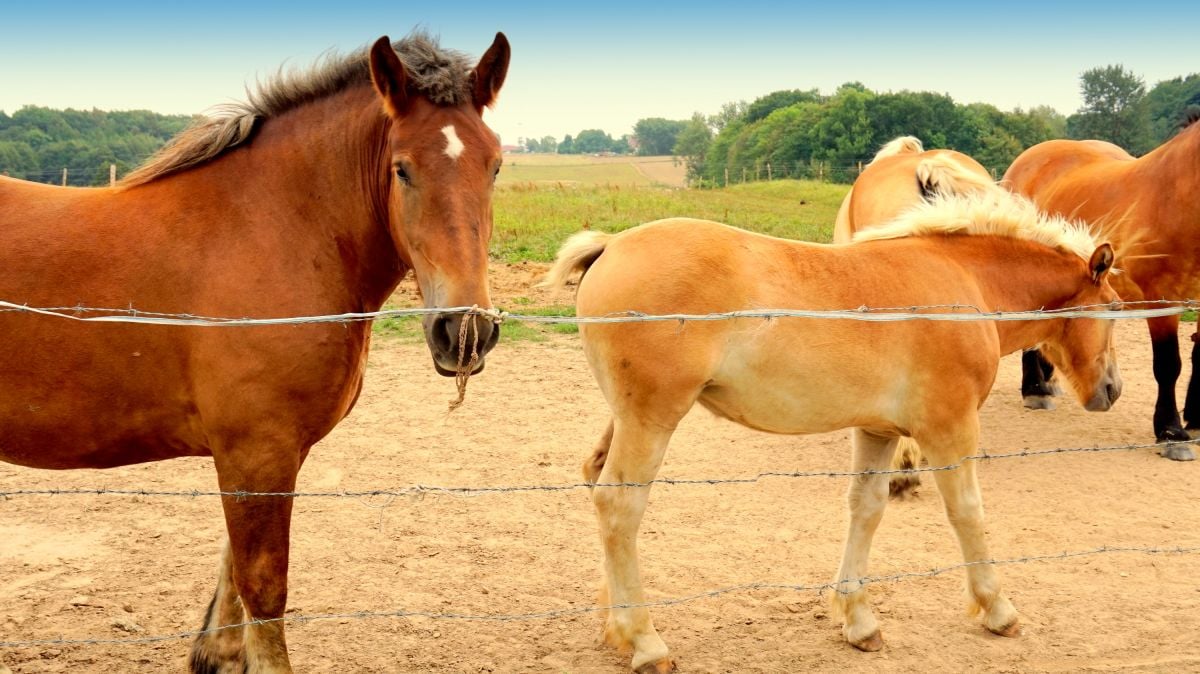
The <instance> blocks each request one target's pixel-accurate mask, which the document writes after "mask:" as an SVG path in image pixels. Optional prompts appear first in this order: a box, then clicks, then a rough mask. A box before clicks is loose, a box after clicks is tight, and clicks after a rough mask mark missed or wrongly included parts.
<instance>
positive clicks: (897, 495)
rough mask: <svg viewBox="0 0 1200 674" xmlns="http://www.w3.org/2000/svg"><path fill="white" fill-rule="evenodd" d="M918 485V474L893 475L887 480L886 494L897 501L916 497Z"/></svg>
mask: <svg viewBox="0 0 1200 674" xmlns="http://www.w3.org/2000/svg"><path fill="white" fill-rule="evenodd" d="M920 486H921V476H920V475H893V476H892V479H891V480H890V481H889V482H888V495H889V496H891V497H892V498H893V499H895V500H897V501H904V500H907V499H909V498H916V496H917V487H920Z"/></svg>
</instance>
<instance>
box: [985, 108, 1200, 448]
mask: <svg viewBox="0 0 1200 674" xmlns="http://www.w3.org/2000/svg"><path fill="white" fill-rule="evenodd" d="M1004 182H1005V184H1006V185H1007V186H1008V187H1009V188H1010V189H1012V190H1013V191H1015V192H1017V193H1019V194H1024V195H1026V196H1028V197H1029V198H1031V199H1033V200H1034V201H1035V202H1036V203H1037V204H1038V206H1040V207H1041V208H1043V209H1045V210H1046V211H1048V212H1050V213H1061V214H1065V215H1068V216H1069V217H1078V218H1081V219H1083V220H1087V221H1089V222H1093V223H1095V224H1096V225H1097V226H1099V227H1102V228H1103V229H1104V231H1105V232H1106V234H1107V235H1108V236H1109V237H1111V239H1112V241H1113V245H1115V246H1117V249H1118V250H1122V249H1123V248H1129V249H1136V250H1137V253H1138V254H1137V255H1132V256H1131V255H1122V258H1123V259H1124V260H1125V262H1124V263H1123V264H1122V267H1123V268H1124V271H1125V272H1126V273H1124V274H1121V275H1119V276H1118V277H1117V278H1116V279H1114V281H1113V284H1114V287H1115V288H1116V289H1117V291H1118V292H1119V293H1120V294H1121V298H1122V299H1123V300H1126V301H1138V300H1160V299H1168V300H1182V299H1191V298H1200V197H1198V196H1197V195H1200V123H1192V124H1191V125H1190V126H1189V127H1188V128H1186V129H1184V130H1183V131H1182V132H1180V134H1179V135H1178V136H1176V137H1175V138H1173V139H1171V140H1170V141H1167V142H1166V143H1164V144H1163V145H1162V146H1160V147H1158V148H1157V149H1155V150H1154V151H1153V152H1151V153H1149V154H1147V155H1146V156H1144V157H1140V158H1138V159H1134V158H1133V157H1132V156H1130V155H1129V153H1128V152H1126V151H1125V150H1122V149H1121V148H1119V147H1117V146H1116V145H1113V144H1112V143H1105V142H1102V141H1097V140H1085V141H1073V140H1052V141H1048V142H1045V143H1041V144H1039V145H1035V146H1033V147H1031V148H1029V149H1028V150H1026V151H1025V152H1024V153H1022V154H1021V155H1020V156H1019V157H1017V160H1016V161H1014V162H1013V164H1012V166H1010V167H1009V169H1008V172H1007V173H1005V174H1004ZM1146 322H1147V324H1148V326H1149V328H1150V341H1151V344H1152V345H1153V351H1154V379H1155V381H1156V382H1157V383H1158V399H1157V401H1156V403H1155V407H1154V437H1155V438H1156V439H1157V440H1159V441H1165V440H1186V439H1187V438H1188V437H1189V435H1191V436H1192V437H1195V435H1196V434H1198V433H1200V376H1197V372H1198V370H1200V341H1197V336H1196V335H1193V336H1192V356H1191V360H1192V377H1191V381H1190V382H1189V384H1188V389H1187V398H1186V399H1185V401H1184V406H1183V420H1184V421H1186V422H1187V427H1186V429H1185V428H1184V427H1183V425H1182V423H1181V420H1180V417H1179V407H1178V404H1177V403H1176V399H1175V382H1176V381H1177V380H1178V379H1179V374H1180V371H1181V370H1182V363H1181V361H1180V358H1179V334H1178V332H1179V316H1164V317H1159V318H1150V319H1147V321H1146ZM1048 369H1049V368H1046V367H1044V366H1038V364H1037V363H1036V362H1026V363H1025V378H1024V382H1023V383H1022V387H1021V388H1022V393H1024V394H1025V395H1026V396H1027V397H1028V395H1030V393H1031V392H1033V393H1035V394H1041V395H1046V394H1048V393H1049V391H1046V390H1044V386H1043V383H1042V382H1044V378H1045V374H1046V371H1047V370H1048ZM1162 455H1163V456H1165V457H1167V458H1170V459H1175V460H1178V461H1190V460H1192V459H1194V458H1195V454H1194V453H1193V452H1192V450H1191V448H1190V447H1188V446H1187V445H1172V446H1170V447H1167V448H1165V449H1164V450H1163V451H1162Z"/></svg>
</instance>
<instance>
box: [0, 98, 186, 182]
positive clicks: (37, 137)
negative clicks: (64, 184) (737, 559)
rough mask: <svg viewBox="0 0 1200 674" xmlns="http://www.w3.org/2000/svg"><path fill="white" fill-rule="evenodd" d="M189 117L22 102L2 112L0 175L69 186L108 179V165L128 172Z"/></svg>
mask: <svg viewBox="0 0 1200 674" xmlns="http://www.w3.org/2000/svg"><path fill="white" fill-rule="evenodd" d="M191 121H192V117H189V116H186V115H160V114H158V113H155V112H148V111H145V110H133V111H124V112H104V111H101V110H70V109H68V110H52V109H50V108H43V107H37V106H26V107H24V108H21V109H20V110H17V111H16V112H14V113H13V114H12V115H11V116H10V115H8V114H6V113H5V112H3V111H0V174H7V175H10V176H12V177H14V178H24V179H26V180H35V181H38V182H59V181H60V180H61V179H62V170H63V169H64V168H66V169H69V171H68V173H67V178H68V183H69V184H71V185H101V184H105V183H107V182H108V167H109V165H110V164H116V165H117V171H118V172H119V173H122V174H123V173H126V172H128V171H129V170H131V169H133V168H134V167H136V166H138V165H139V164H141V163H142V162H143V161H145V159H146V158H147V157H149V156H150V155H151V154H152V153H153V152H154V151H155V150H157V149H158V148H160V147H162V145H163V143H165V142H166V141H167V140H168V139H170V138H171V137H172V136H174V135H175V134H177V133H179V132H180V131H182V130H183V129H184V128H185V127H187V125H188V124H190V123H191Z"/></svg>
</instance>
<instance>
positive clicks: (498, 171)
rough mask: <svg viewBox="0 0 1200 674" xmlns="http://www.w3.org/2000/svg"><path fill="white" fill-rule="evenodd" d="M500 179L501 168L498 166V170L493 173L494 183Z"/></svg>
mask: <svg viewBox="0 0 1200 674" xmlns="http://www.w3.org/2000/svg"><path fill="white" fill-rule="evenodd" d="M499 177H500V167H499V166H497V167H496V170H495V171H492V180H493V181H494V180H496V179H497V178H499Z"/></svg>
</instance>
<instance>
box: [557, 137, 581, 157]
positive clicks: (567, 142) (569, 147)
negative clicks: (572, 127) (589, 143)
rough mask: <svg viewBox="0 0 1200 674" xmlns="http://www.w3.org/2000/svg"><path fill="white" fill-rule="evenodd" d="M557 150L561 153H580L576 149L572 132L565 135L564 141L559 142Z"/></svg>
mask: <svg viewBox="0 0 1200 674" xmlns="http://www.w3.org/2000/svg"><path fill="white" fill-rule="evenodd" d="M557 151H558V153H559V154H579V151H578V150H576V149H575V141H574V140H572V139H571V134H569V133H568V134H567V135H565V136H563V139H562V142H561V143H559V144H558V148H557Z"/></svg>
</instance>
